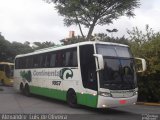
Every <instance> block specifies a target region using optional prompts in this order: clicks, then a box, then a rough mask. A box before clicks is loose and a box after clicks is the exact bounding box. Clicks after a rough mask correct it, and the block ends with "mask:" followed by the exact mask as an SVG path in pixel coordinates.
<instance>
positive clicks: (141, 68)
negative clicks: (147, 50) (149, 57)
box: [135, 58, 147, 72]
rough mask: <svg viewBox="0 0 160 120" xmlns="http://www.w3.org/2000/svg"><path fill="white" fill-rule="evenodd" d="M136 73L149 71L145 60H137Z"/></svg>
mask: <svg viewBox="0 0 160 120" xmlns="http://www.w3.org/2000/svg"><path fill="white" fill-rule="evenodd" d="M135 62H136V71H137V72H144V71H145V70H146V69H147V65H146V60H145V59H143V58H135Z"/></svg>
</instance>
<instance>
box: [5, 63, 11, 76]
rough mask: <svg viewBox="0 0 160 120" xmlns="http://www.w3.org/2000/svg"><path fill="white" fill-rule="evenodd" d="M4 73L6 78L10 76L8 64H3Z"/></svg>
mask: <svg viewBox="0 0 160 120" xmlns="http://www.w3.org/2000/svg"><path fill="white" fill-rule="evenodd" d="M5 74H6V76H7V77H8V78H9V77H10V68H9V66H8V65H5Z"/></svg>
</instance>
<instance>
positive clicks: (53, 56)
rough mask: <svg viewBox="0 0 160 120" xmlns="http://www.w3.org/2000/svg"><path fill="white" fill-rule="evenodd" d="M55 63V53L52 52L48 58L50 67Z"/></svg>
mask: <svg viewBox="0 0 160 120" xmlns="http://www.w3.org/2000/svg"><path fill="white" fill-rule="evenodd" d="M55 65H56V54H54V53H52V54H51V59H50V67H55Z"/></svg>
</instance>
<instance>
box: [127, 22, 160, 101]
mask: <svg viewBox="0 0 160 120" xmlns="http://www.w3.org/2000/svg"><path fill="white" fill-rule="evenodd" d="M128 33H129V35H130V36H129V40H130V41H131V42H130V46H131V49H132V52H133V54H134V55H136V57H142V58H145V59H146V61H147V70H146V72H145V73H143V74H138V86H139V100H140V101H152V102H160V88H159V84H160V49H159V48H160V33H159V32H157V33H155V32H154V31H153V30H152V28H150V27H149V25H146V29H145V32H142V31H141V30H139V29H138V28H137V27H134V28H133V30H132V31H128Z"/></svg>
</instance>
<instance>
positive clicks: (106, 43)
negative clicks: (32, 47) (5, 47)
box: [16, 41, 128, 58]
mask: <svg viewBox="0 0 160 120" xmlns="http://www.w3.org/2000/svg"><path fill="white" fill-rule="evenodd" d="M89 44H105V45H116V46H123V47H128V45H124V44H119V43H112V42H99V41H85V42H80V43H75V44H71V45H64V46H60V47H59V46H58V47H55V46H53V47H49V48H44V49H39V50H36V51H34V52H31V53H27V54H20V55H17V56H16V58H19V57H24V56H30V55H36V54H41V53H46V52H51V51H56V50H63V49H67V48H73V47H77V46H81V45H89Z"/></svg>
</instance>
